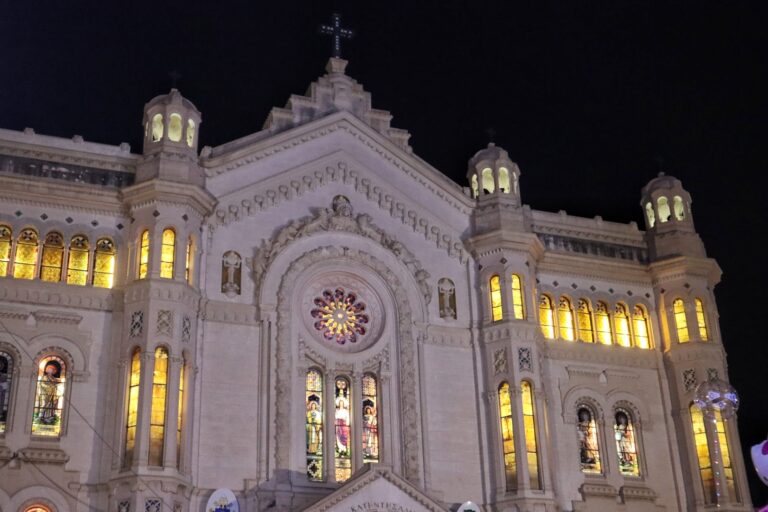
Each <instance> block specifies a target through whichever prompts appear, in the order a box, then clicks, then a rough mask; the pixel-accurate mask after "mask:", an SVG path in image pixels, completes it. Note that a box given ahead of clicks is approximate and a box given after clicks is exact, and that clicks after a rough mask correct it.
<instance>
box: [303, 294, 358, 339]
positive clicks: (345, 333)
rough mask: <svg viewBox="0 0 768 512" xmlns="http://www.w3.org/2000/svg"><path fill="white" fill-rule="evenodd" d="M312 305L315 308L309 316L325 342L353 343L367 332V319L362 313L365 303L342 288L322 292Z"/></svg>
mask: <svg viewBox="0 0 768 512" xmlns="http://www.w3.org/2000/svg"><path fill="white" fill-rule="evenodd" d="M314 303H315V306H316V307H315V308H314V309H312V311H311V312H310V314H311V315H312V317H313V318H315V319H316V320H315V324H314V326H315V329H317V330H318V331H320V332H321V333H322V334H323V338H325V339H326V340H329V341H330V340H334V341H336V343H338V344H339V345H344V344H346V343H347V342H350V343H355V342H357V340H358V339H359V337H361V336H364V335H365V333H366V332H367V329H366V327H365V325H366V324H367V323H368V322H369V318H368V315H367V314H365V313H364V311H365V303H363V302H361V301H358V300H357V295H355V294H354V293H352V292H349V293H347V292H345V291H344V289H343V288H336V290H335V291H331V290H324V291H323V294H322V296H321V297H316V298H315V300H314Z"/></svg>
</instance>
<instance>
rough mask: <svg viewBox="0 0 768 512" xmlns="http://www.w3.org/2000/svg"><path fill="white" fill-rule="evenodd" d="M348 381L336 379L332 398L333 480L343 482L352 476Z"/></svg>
mask: <svg viewBox="0 0 768 512" xmlns="http://www.w3.org/2000/svg"><path fill="white" fill-rule="evenodd" d="M349 391H350V389H349V381H348V380H347V379H345V378H341V377H339V378H337V379H336V391H335V397H334V407H335V411H334V425H333V426H334V430H335V434H336V442H335V452H334V453H335V458H334V459H335V460H334V465H335V468H336V472H335V480H336V481H337V482H344V481H346V480H349V477H350V476H352V448H351V444H352V432H351V431H350V430H351V425H350V414H349V398H350V393H349Z"/></svg>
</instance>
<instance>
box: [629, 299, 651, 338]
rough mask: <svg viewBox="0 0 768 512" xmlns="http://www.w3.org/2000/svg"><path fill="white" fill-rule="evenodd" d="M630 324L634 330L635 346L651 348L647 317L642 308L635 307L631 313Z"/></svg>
mask: <svg viewBox="0 0 768 512" xmlns="http://www.w3.org/2000/svg"><path fill="white" fill-rule="evenodd" d="M632 324H633V326H634V328H635V329H634V331H635V332H634V334H635V346H636V347H640V348H651V340H650V339H649V337H648V316H647V315H646V314H645V310H644V309H643V307H642V306H635V309H634V312H633V313H632Z"/></svg>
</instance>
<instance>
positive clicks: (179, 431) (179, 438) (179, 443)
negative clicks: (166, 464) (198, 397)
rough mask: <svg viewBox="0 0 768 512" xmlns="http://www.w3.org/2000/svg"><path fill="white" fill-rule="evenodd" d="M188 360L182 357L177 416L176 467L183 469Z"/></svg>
mask: <svg viewBox="0 0 768 512" xmlns="http://www.w3.org/2000/svg"><path fill="white" fill-rule="evenodd" d="M186 366H187V361H186V359H185V358H184V357H182V358H181V369H180V370H179V409H178V414H177V418H176V467H177V468H179V469H181V456H182V455H183V451H182V440H183V434H184V386H185V382H184V378H185V375H186Z"/></svg>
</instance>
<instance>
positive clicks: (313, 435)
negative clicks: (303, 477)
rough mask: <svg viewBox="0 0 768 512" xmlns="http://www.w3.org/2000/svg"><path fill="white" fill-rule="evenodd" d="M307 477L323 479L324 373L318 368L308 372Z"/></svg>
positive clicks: (315, 479)
mask: <svg viewBox="0 0 768 512" xmlns="http://www.w3.org/2000/svg"><path fill="white" fill-rule="evenodd" d="M305 400H306V409H307V422H306V427H307V478H309V479H310V480H312V481H315V482H320V481H322V480H323V375H322V374H321V373H320V372H319V371H317V370H309V371H308V372H307V383H306V399H305Z"/></svg>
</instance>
